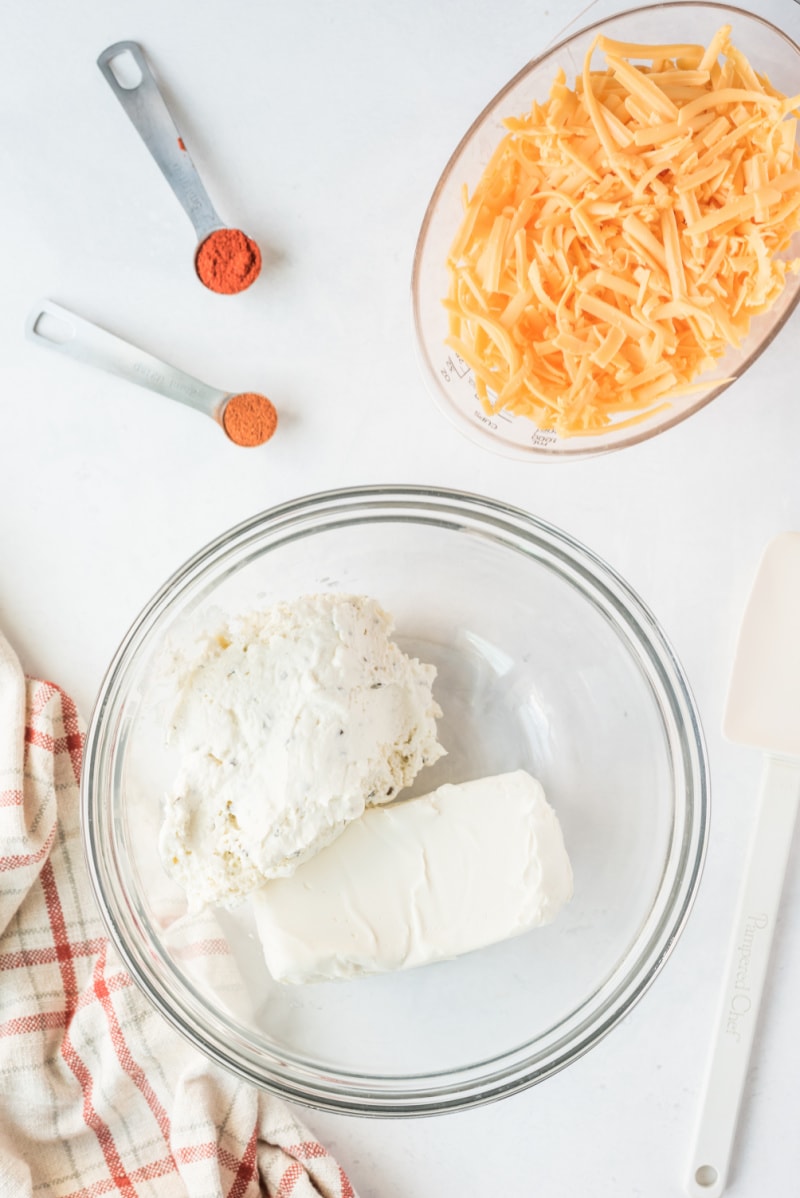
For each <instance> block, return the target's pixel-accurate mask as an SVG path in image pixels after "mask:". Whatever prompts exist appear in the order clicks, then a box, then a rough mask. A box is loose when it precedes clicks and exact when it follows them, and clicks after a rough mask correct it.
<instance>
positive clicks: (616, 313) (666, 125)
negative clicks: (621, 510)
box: [445, 25, 800, 437]
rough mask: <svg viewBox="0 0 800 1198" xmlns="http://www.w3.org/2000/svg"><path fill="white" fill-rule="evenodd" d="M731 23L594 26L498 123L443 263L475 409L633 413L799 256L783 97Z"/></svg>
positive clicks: (541, 415)
mask: <svg viewBox="0 0 800 1198" xmlns="http://www.w3.org/2000/svg"><path fill="white" fill-rule="evenodd" d="M730 37H731V27H730V26H728V25H725V26H722V27H721V28H720V29H719V30H718V31H717V33H716V34H715V35H714V37H713V38H712V40H711V42H710V43H709V45H708V46H707V47H705V48H704V47H703V46H700V45H694V44H689V43H686V44H684V43H676V44H674V45H646V46H645V45H635V44H632V43H628V42H619V41H614V40H612V39H611V38H607V37H604V36H602V35H600V36H598V37H597V38H596V39H595V42H594V44H593V45H592V47H591V48H590V50H589V52H588V54H587V55H586V59H585V61H584V64H583V70H582V72H581V74H580V75H579V76H578V78H577V79H576V80H575V84H574V88H570V87H568V86H567V82H566V77H565V75H564V73H563V71H559V72H558V73H557V75H556V78H555V80H554V82H553V86H552V88H551V91H550V95H549V98H548V100H547V101H545V102H544V103H534V104H533V105H532V106H531V110H530V112H529V113H528V114H526V115H523V116H520V117H509V118H508V119H507V120H506V122H505V126H506V133H505V135H504V137H503V138H502V140H501V142H500V144H499V145H498V146H497V148H496V150H495V151H494V153H493V155H492V157H491V160H490V162H489V164H488V166H487V167H486V169H485V171H484V173H483V175H482V177H481V179H480V181H479V182H478V185H477V187H476V188H475V191H474V192H473V194H472V195H471V196H470V195H469V194H468V193H467V192H466V190H465V192H464V208H465V211H464V217H463V222H462V224H461V227H460V229H459V230H458V233H457V234H456V236H455V238H454V240H453V244H452V246H451V249H450V254H449V258H448V262H447V267H448V272H449V277H450V287H449V292H448V296H447V298H446V300H445V307H446V309H447V312H448V320H449V335H448V338H447V343H448V345H449V346H450V347H451V348H452V349H454V350H455V351H456V353H458V354H460V356H461V357H462V358H463V360H464V362H465V363H466V364H467V366H469V367H470V368H471V369H472V372H473V377H474V381H475V386H476V391H477V395H478V398H479V400H480V402H481V404H482V405H483V407H484V409H485V411H486V412H487V413H489V414H491V413H493V412H497V411H499V410H506V411H507V412H510V413H513V414H515V415H520V416H524V417H526V418H528V419H530V420H532V421H533V422H534V423H535V424H536V425H537V426H538V427H539V428H541V429H554V430H555V431H556V432H557V433H558V434H559V435H560V436H562V437H568V436H574V435H587V434H592V433H597V432H599V431H601V430H602V429H604V428H607V427H609V426H614V427H616V428H622V427H627V426H628V425H630V424H633V423H636V422H637V421H639V420H642V419H646V418H647V416H648V415H650V414H652V413H653V412H654V411H656V410H661V409H662V408H663V407H664V406H665V405H668V404H669V402H670V400H672V399H675V398H677V397H678V396H682V395H687V394H692V393H693V392H695V391H696V390H698V389H700V388H701V386H702V384H701V383H698V382H697V380H698V376H700V375H701V374H702V373H703V372H704V371H706V370H708V369H709V368H711V367H712V366H713V364H714V363H715V362H716V361H717V359H719V358H720V357H721V356H722V355H723V354H724V353H725V351H726V349H727V348H728V347H729V346H738V345H739V344H740V343H741V342H742V340H743V339H744V338H745V337H746V335H747V333H748V330H749V328H750V322H751V320H752V318H753V316H755V315H757V314H759V313H761V312H764V311H766V310H767V309H768V308H769V307H770V306H771V305H772V304H773V303H774V302H775V300H776V299H777V297H778V295H779V294H780V292H781V290H782V288H783V286H784V284H785V281H786V277H787V274H788V273H789V272H790V271H797V270H799V269H800V257H794V258H793V257H792V256H791V243H792V239H793V237H794V235H795V234H796V233H797V232H798V231H799V230H800V150H799V149H798V145H797V121H796V117H797V109H798V107H800V96H794V97H786V96H783V95H781V94H780V93H779V92H778V91H776V89H775V88H774V87H773V86H772V85H771V84H770V82H769V80H768V79H767V78H766V76H765V75H763V74H760V73H758V72H757V71H756V70H755V69H754V68H753V67H752V66H751V64H750V63H749V62H748V61H747V59H746V57H745V56H744V54H743V53H742V52H741V51H740V50H738V49H737V48H736V47H735V46H733V45H732V43H731V40H730ZM595 51H598V52H600V53H603V54H605V56H606V68H605V70H598V69H594V68H593V66H592V59H593V55H594V53H595Z"/></svg>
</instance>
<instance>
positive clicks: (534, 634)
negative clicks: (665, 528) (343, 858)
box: [82, 487, 708, 1116]
mask: <svg viewBox="0 0 800 1198" xmlns="http://www.w3.org/2000/svg"><path fill="white" fill-rule="evenodd" d="M325 591H347V592H351V593H363V594H367V595H372V596H374V597H375V598H376V599H378V600H379V602H380V603H381V604H382V605H383V606H384V607H385V608H386V609H387V610H388V611H390V612H392V613H393V614H394V616H395V619H396V630H395V634H394V635H395V638H396V639H397V641H398V643H399V644H400V645H401V647H402V648H403V649H404V650H405V651H406V652H409V653H412V654H414V655H416V656H418V657H420V658H421V659H422V660H424V661H428V662H432V663H433V664H434V665H435V666H436V668H437V670H438V677H437V680H436V684H435V687H434V694H435V696H436V698H437V699H438V701H439V703H440V705H441V707H442V708H443V711H444V716H443V718H442V720H441V721H440V739H441V741H442V743H443V744H444V745H445V747H446V748H447V751H448V755H447V756H446V757H444V758H442V759H441V761H439V762H437V763H436V764H435V765H434V766H432V767H429V768H428V769H427V770H423V772H422V774H420V775H419V776H418V778H417V780H416V784H415V787H414V792H415V793H424V792H425V791H428V790H430V789H433V788H434V787H435V786H438V785H440V784H441V783H442V782H445V781H466V780H467V779H470V778H476V777H478V776H481V775H488V774H494V773H500V772H504V771H506V770H512V769H516V768H523V769H527V770H529V771H530V772H531V773H532V774H534V775H535V776H537V777H538V778H540V779H541V781H542V782H543V784H544V786H545V790H546V793H547V794H548V797H549V799H550V801H551V803H552V804H553V805H554V807H555V808H556V811H557V812H558V815H559V818H560V821H561V824H562V828H563V832H564V837H565V842H566V845H567V849H568V852H569V854H570V857H571V860H572V864H573V869H574V875H575V894H574V897H573V899H572V901H571V902H570V903H569V904H568V906H567V907H566V908H565V909H564V910H563V911H562V912H561V913H560V915H559V916H558V918H557V920H556V921H555V922H554V923H553V924H552V925H550V926H548V927H545V928H540V929H536V930H535V931H533V932H529V933H527V934H525V935H523V936H520V937H518V938H516V939H513V940H509V941H506V942H505V943H501V944H496V945H494V946H492V947H490V948H486V949H483V950H481V951H479V952H475V953H471V954H468V955H466V956H463V957H461V958H458V959H456V960H452V961H447V962H443V963H439V964H435V965H431V966H427V967H424V968H419V969H413V970H408V971H406V972H400V973H394V974H385V975H380V976H373V977H366V978H361V979H359V980H356V981H352V982H332V983H322V984H317V985H310V986H305V987H297V986H283V985H279V984H276V983H275V982H273V981H272V979H271V978H270V976H269V974H268V972H267V969H266V967H265V965H264V962H263V959H262V955H261V951H260V946H259V944H258V941H257V937H256V934H255V929H254V923H253V919H252V916H251V913H250V909H249V906H248V905H246V904H245V905H244V906H241V907H239V908H237V909H235V910H234V911H232V912H226V911H219V912H211V913H208V914H206V915H204V916H203V917H199V918H198V919H197V920H195V921H192V920H191V919H187V917H186V916H185V906H186V905H185V901H184V896H183V894H182V892H181V890H180V888H179V887H178V886H177V885H176V884H175V883H173V882H172V881H170V879H169V878H167V876H166V875H165V873H164V871H163V870H162V868H161V865H160V862H159V858H158V853H157V849H156V842H157V837H158V829H159V825H160V817H161V802H162V795H163V794H164V792H165V790H166V789H167V788H168V786H169V784H170V782H171V780H172V777H173V774H174V771H175V767H176V763H175V761H174V760H173V758H172V757H171V750H169V749H168V748H165V746H164V743H163V742H164V735H163V733H164V722H163V718H162V716H161V715H160V710H159V709H160V704H161V699H162V695H161V690H160V688H161V682H160V680H159V666H158V661H159V656H160V654H161V652H162V649H163V646H164V644H165V639H166V640H174V639H175V638H180V637H181V635H182V634H184V633H185V630H186V629H187V628H188V627H189V626H190V624H191V623H193V622H194V621H195V620H196V619H197V618H198V616H202V613H204V612H206V611H207V610H208V609H211V608H217V609H219V608H222V609H225V610H226V611H230V612H233V611H241V610H246V609H250V608H252V607H253V606H256V605H261V604H263V605H268V604H271V603H274V602H276V601H279V600H286V599H291V598H292V597H296V596H298V595H301V594H308V593H312V592H325ZM82 803H83V828H84V835H85V843H86V849H87V856H88V861H89V866H90V872H91V876H92V881H93V885H94V888H95V892H96V895H97V899H98V902H99V904H100V908H101V911H102V913H103V916H104V919H105V922H106V924H107V927H108V930H109V933H110V935H111V937H112V939H113V941H114V942H115V944H116V946H117V948H118V949H119V951H120V953H121V955H122V957H123V959H124V961H125V963H126V965H127V967H128V969H129V970H130V972H131V974H132V975H133V977H134V978H135V980H136V981H137V983H138V984H139V986H140V987H141V989H142V990H143V992H144V993H145V994H146V995H147V996H148V997H149V998H150V999H151V1000H152V1002H153V1003H154V1004H155V1006H156V1007H158V1009H159V1010H160V1011H162V1012H163V1014H164V1015H165V1016H166V1017H167V1018H168V1019H169V1020H171V1022H172V1023H173V1024H174V1025H175V1027H176V1028H178V1029H179V1030H180V1031H181V1032H182V1033H183V1034H184V1035H186V1036H187V1037H188V1038H189V1039H190V1040H191V1041H192V1042H193V1043H194V1044H195V1045H196V1046H197V1047H198V1048H199V1049H201V1050H202V1051H203V1052H204V1053H206V1054H207V1055H208V1056H209V1057H211V1058H213V1059H214V1060H216V1061H218V1062H219V1063H220V1064H222V1065H224V1066H227V1067H228V1068H229V1069H231V1070H233V1071H234V1072H235V1073H237V1074H239V1075H241V1076H242V1077H243V1078H246V1079H247V1080H248V1081H250V1082H253V1083H255V1084H256V1085H259V1086H263V1087H264V1088H266V1089H268V1090H271V1091H274V1092H276V1093H279V1094H281V1095H283V1096H284V1097H287V1098H289V1099H292V1100H294V1101H297V1102H301V1103H307V1104H311V1105H315V1106H318V1107H323V1108H329V1109H331V1110H339V1111H346V1112H351V1113H355V1114H377V1115H403V1116H404V1115H411V1114H425V1113H431V1112H441V1111H447V1110H451V1109H455V1108H459V1107H466V1106H470V1105H474V1104H477V1103H480V1102H483V1101H487V1100H489V1099H493V1098H499V1097H501V1096H503V1095H506V1094H511V1093H513V1092H514V1091H517V1090H520V1089H522V1088H523V1087H526V1086H529V1085H531V1084H532V1083H534V1082H539V1081H541V1080H542V1079H543V1078H546V1077H547V1076H548V1075H550V1074H552V1073H554V1072H555V1071H556V1070H558V1069H561V1068H562V1067H563V1066H565V1065H567V1064H569V1063H570V1062H571V1061H574V1060H575V1059H576V1058H577V1057H578V1056H580V1055H581V1053H583V1052H585V1051H586V1050H587V1049H588V1048H590V1047H591V1046H592V1045H593V1044H595V1043H596V1042H597V1041H598V1040H599V1039H600V1038H601V1037H602V1036H603V1035H604V1034H605V1033H606V1032H607V1031H608V1030H609V1029H610V1028H611V1027H612V1026H613V1025H614V1024H615V1023H617V1022H618V1020H619V1019H620V1018H621V1017H622V1016H623V1015H624V1014H625V1013H626V1012H627V1011H629V1010H630V1008H631V1007H632V1005H633V1004H634V1003H635V1002H636V1001H637V1000H638V999H639V998H640V996H641V995H642V994H643V992H644V991H645V990H646V988H647V987H648V985H649V984H650V983H651V982H652V980H653V978H654V977H655V976H656V974H657V973H658V971H659V969H660V968H661V966H662V965H663V964H664V961H665V959H666V957H667V956H668V954H669V952H670V951H671V949H672V948H673V946H674V944H675V941H676V938H677V936H678V934H679V932H680V930H681V928H682V927H683V924H684V921H685V919H686V917H687V914H688V911H689V908H690V906H691V903H692V900H693V897H694V894H695V891H696V888H697V885H698V881H699V878H700V872H701V867H702V861H703V855H704V850H705V844H706V833H707V820H708V778H707V765H706V757H705V752H704V746H703V740H702V734H701V730H700V725H699V721H698V716H697V712H696V710H695V706H694V703H693V701H692V697H691V695H690V692H689V688H688V686H687V683H686V679H685V677H684V674H683V671H682V670H681V667H680V665H679V663H678V662H677V661H676V659H675V655H674V653H673V652H672V650H671V648H670V646H669V644H668V642H667V640H666V639H665V637H664V634H663V632H662V631H661V629H660V628H659V626H658V624H657V623H656V621H655V619H654V617H653V616H652V615H651V614H650V612H649V611H648V610H647V608H646V607H645V606H644V605H643V604H642V603H641V601H640V600H639V599H638V598H637V597H636V595H635V594H634V593H633V592H632V591H631V590H630V588H629V587H628V586H627V585H626V584H625V582H624V581H623V580H622V579H621V578H620V577H619V576H618V575H617V574H615V573H614V571H613V570H612V569H610V568H609V567H608V566H607V565H605V564H604V563H603V562H602V561H601V560H600V559H599V558H598V557H596V556H595V555H594V554H593V553H591V552H590V551H589V550H588V549H586V548H584V547H583V546H581V545H579V544H578V543H577V542H575V541H573V540H572V539H571V538H570V537H568V536H566V535H565V534H564V533H561V532H559V531H558V530H557V529H555V528H552V527H550V526H549V525H547V524H545V523H543V522H542V521H540V520H537V519H536V518H534V517H533V516H531V515H528V514H526V513H525V512H523V511H518V510H516V509H514V508H511V507H507V506H505V505H504V504H502V503H498V502H495V501H493V500H490V499H484V498H480V497H478V496H475V495H468V494H462V493H459V492H453V491H443V490H426V489H424V488H417V487H389V488H377V487H365V488H360V489H355V490H345V491H334V492H331V493H329V494H322V495H314V496H311V497H309V498H304V499H299V500H297V501H296V502H292V503H288V504H285V505H284V506H282V507H277V508H274V509H272V510H271V511H267V512H265V513H264V514H262V515H259V516H256V517H254V518H253V519H251V520H249V521H247V522H246V523H244V524H241V525H239V526H238V527H237V528H234V529H232V530H231V531H230V532H228V533H226V534H225V535H223V536H222V537H220V538H218V539H217V540H216V541H214V542H213V543H212V544H210V545H209V546H208V547H207V548H205V549H203V550H202V551H201V552H200V553H198V554H197V555H196V556H195V557H193V558H192V559H191V560H190V561H189V562H188V563H187V564H186V565H185V566H183V567H182V568H181V569H180V570H178V571H177V572H176V573H175V574H174V575H173V577H172V578H171V579H169V581H168V582H167V583H166V584H165V585H164V586H163V587H162V589H161V590H160V591H159V592H158V594H157V595H156V596H155V597H154V598H153V600H152V602H151V603H149V604H148V606H147V608H146V609H145V610H144V611H143V612H142V614H141V615H140V617H139V618H138V620H137V621H136V623H135V624H134V626H133V627H132V628H131V630H130V632H129V633H128V635H127V636H126V637H125V640H124V641H123V643H122V645H121V647H120V649H119V651H118V652H117V654H116V656H115V658H114V660H113V662H112V664H111V666H110V668H109V670H108V673H107V675H106V678H105V680H104V682H103V686H102V689H101V693H100V695H99V698H98V702H97V705H96V708H95V711H94V715H93V718H92V721H91V726H90V729H89V734H88V738H87V746H86V758H85V765H84V771H83V784H82Z"/></svg>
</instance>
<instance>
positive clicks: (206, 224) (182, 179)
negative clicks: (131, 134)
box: [97, 42, 224, 242]
mask: <svg viewBox="0 0 800 1198" xmlns="http://www.w3.org/2000/svg"><path fill="white" fill-rule="evenodd" d="M126 53H127V54H130V55H131V57H132V59H133V61H134V63H135V66H136V68H138V74H139V77H138V81H137V79H136V72H135V71H134V72H133V73H132V78H131V81H130V83H128V80H127V78H125V82H124V83H121V82H120V78H118V77H117V75H116V74H115V73H114V68H113V66H112V62H113V59H115V58H120V57H121V56H122V55H124V54H126ZM97 65H98V66H99V68H100V70H101V71H102V73H103V76H104V78H105V80H106V82H107V83H108V85H109V87H110V88H111V90H112V91H113V93H114V95H115V96H116V97H117V99H118V100H119V102H120V104H121V105H122V107H123V108H124V109H125V111H126V113H127V114H128V116H129V117H130V119H131V121H132V122H133V124H134V126H135V127H136V129H137V131H138V133H139V135H140V137H141V138H142V141H143V142H144V144H145V145H146V146H147V148H148V150H149V151H150V153H151V154H152V155H153V157H154V158H155V160H156V162H157V163H158V166H159V167H160V169H161V173H162V174H163V176H164V178H165V179H166V180H167V183H169V185H170V187H171V188H172V190H173V191H174V193H175V195H176V196H177V198H178V200H179V201H180V203H181V205H182V207H183V209H184V211H185V212H186V215H187V216H188V217H189V219H190V221H191V222H192V224H193V225H194V228H195V232H196V233H197V240H198V242H202V241H205V239H206V237H208V235H209V233H213V232H214V230H215V229H220V228H223V227H224V226H223V222H222V221H221V220H220V218H219V216H218V215H217V213H216V211H215V209H214V205H213V204H212V203H211V200H210V199H209V196H208V192H207V191H206V189H205V187H204V186H203V184H202V182H201V179H200V176H199V175H198V173H197V170H196V168H195V165H194V163H193V162H192V160H191V158H190V156H189V153H188V151H187V150H186V148H185V146H184V144H183V138H182V137H181V135H180V134H179V133H178V130H177V129H176V127H175V122H174V121H173V119H172V117H171V116H170V112H169V109H168V108H167V105H166V103H165V101H164V97H163V96H162V95H161V92H160V91H159V88H158V84H157V83H156V81H155V77H154V75H153V73H152V71H151V70H150V67H149V66H148V65H147V59H146V58H145V56H144V53H143V51H142V48H141V46H140V45H139V44H138V42H115V43H114V45H113V46H107V47H106V49H105V50H103V52H102V54H100V56H99V57H98V59H97ZM120 77H123V76H122V73H121V72H120Z"/></svg>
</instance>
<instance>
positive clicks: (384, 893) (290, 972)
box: [250, 770, 572, 983]
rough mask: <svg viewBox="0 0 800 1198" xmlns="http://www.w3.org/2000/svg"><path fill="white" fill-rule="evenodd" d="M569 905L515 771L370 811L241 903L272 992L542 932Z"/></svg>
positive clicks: (547, 839) (551, 840)
mask: <svg viewBox="0 0 800 1198" xmlns="http://www.w3.org/2000/svg"><path fill="white" fill-rule="evenodd" d="M571 896H572V869H571V866H570V862H569V858H568V856H567V852H566V849H565V847H564V840H563V837H562V834H561V827H560V825H559V822H558V818H557V817H556V813H555V812H554V810H553V808H552V807H551V806H550V805H549V803H548V802H547V800H546V799H545V795H544V791H543V789H542V786H541V784H540V783H539V782H537V781H536V779H535V778H532V777H531V775H530V774H528V773H526V772H525V771H524V770H518V771H516V772H514V773H508V774H500V775H498V776H497V777H491V778H480V779H478V780H477V781H474V782H465V783H461V784H460V785H452V784H448V785H445V786H440V787H439V789H438V790H434V791H432V792H431V793H430V794H427V795H423V796H421V797H420V798H417V799H407V800H404V801H403V800H401V801H399V802H395V803H391V804H389V805H388V806H384V807H374V808H370V809H368V810H367V811H365V813H364V814H363V815H362V816H361V818H360V819H357V820H355V821H354V822H353V823H352V824H350V825H349V827H348V828H347V829H346V831H345V832H343V834H342V835H341V836H340V837H339V838H338V839H337V840H336V841H335V842H334V843H333V844H331V845H330V846H329V847H328V848H325V849H323V850H322V851H321V852H320V853H318V854H317V855H316V856H315V857H314V858H312V859H311V860H310V861H307V862H305V863H304V864H303V865H301V866H299V867H298V869H297V870H296V871H295V872H294V874H293V875H292V877H290V878H280V879H277V880H276V881H274V882H268V883H267V884H266V885H265V886H263V887H262V888H261V889H260V890H257V891H255V892H254V893H253V894H252V895H251V896H250V897H251V902H252V904H253V909H254V911H255V918H256V924H257V927H258V933H259V936H260V939H261V942H262V945H263V948H264V955H265V957H266V962H267V966H268V968H269V971H270V973H271V974H272V976H273V977H274V978H275V979H276V980H277V981H280V982H295V983H299V982H319V981H327V980H332V979H345V978H353V977H358V976H359V975H361V974H367V973H381V972H384V971H387V970H394V969H410V968H411V967H412V966H416V965H425V964H428V963H429V962H431V961H439V960H443V959H445V958H448V957H455V956H458V955H459V954H461V953H466V952H470V951H471V950H472V949H476V948H482V947H483V946H485V945H487V944H492V943H494V942H495V941H498V940H505V939H507V938H508V937H510V936H516V935H518V934H519V933H521V932H526V931H528V929H530V928H535V927H538V926H540V925H542V924H546V923H549V922H550V920H552V919H553V918H554V917H555V916H556V915H557V913H558V911H559V910H560V909H561V907H562V906H563V905H564V903H566V902H567V900H568V899H570V898H571Z"/></svg>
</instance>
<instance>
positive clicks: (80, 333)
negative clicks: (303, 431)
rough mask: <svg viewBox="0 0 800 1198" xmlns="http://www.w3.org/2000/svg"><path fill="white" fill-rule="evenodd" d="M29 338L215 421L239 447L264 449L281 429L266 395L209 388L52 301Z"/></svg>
mask: <svg viewBox="0 0 800 1198" xmlns="http://www.w3.org/2000/svg"><path fill="white" fill-rule="evenodd" d="M25 333H26V336H27V337H28V338H29V339H30V340H31V341H33V342H35V343H36V344H38V345H44V346H46V347H47V348H48V349H57V350H59V351H60V352H61V353H63V354H67V355H68V356H69V357H70V358H75V359H76V360H77V361H79V362H88V363H89V365H90V366H97V367H99V368H100V369H101V370H107V371H108V372H109V373H110V374H116V375H119V376H120V377H121V378H124V379H128V380H129V382H131V383H138V384H139V386H140V387H147V388H148V389H149V390H150V391H155V392H157V393H158V394H159V395H166V397H167V399H174V400H177V401H178V403H182V404H186V405H187V406H188V407H190V408H194V410H195V411H196V412H202V413H203V415H204V416H210V417H211V418H212V420H215V421H216V422H217V424H219V425H220V426H221V427H222V429H223V430H224V431H225V433H226V434H227V436H228V438H229V439H230V440H231V441H233V442H234V443H235V444H236V445H244V446H253V445H263V444H264V442H265V441H268V440H269V439H270V437H271V436H272V435H273V433H274V432H275V429H276V427H277V424H278V416H277V413H276V411H275V408H274V406H273V404H272V403H271V402H270V400H268V399H267V397H266V395H260V394H259V393H258V392H255V391H243V392H238V393H233V392H229V391H219V390H217V389H216V388H215V387H209V386H208V384H207V383H201V382H200V380H199V379H196V378H193V377H192V376H191V375H190V374H186V373H184V371H182V370H178V369H177V367H175V366H170V365H169V364H168V363H167V362H162V361H161V360H160V358H156V357H154V356H153V355H152V354H148V353H146V352H145V351H144V350H142V349H138V348H137V347H136V346H135V345H131V343H130V342H129V341H123V339H122V338H121V337H115V336H114V334H113V333H109V332H107V331H106V330H105V329H101V328H100V327H99V325H96V324H92V322H91V321H89V320H84V319H83V318H82V317H80V316H76V315H75V313H74V312H70V311H68V309H67V308H62V307H60V305H59V304H54V303H53V302H52V301H51V300H42V301H41V302H40V303H38V304H36V305H35V307H34V308H32V309H31V311H30V313H29V314H28V319H27V321H26V324H25Z"/></svg>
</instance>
